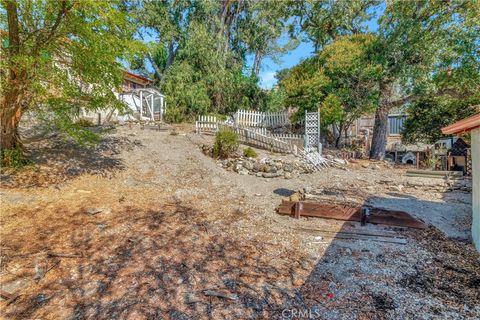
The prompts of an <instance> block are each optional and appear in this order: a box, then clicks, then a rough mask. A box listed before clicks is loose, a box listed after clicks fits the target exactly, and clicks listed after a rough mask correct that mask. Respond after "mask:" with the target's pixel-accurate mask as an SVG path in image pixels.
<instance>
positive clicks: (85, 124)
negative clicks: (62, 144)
mask: <svg viewBox="0 0 480 320" xmlns="http://www.w3.org/2000/svg"><path fill="white" fill-rule="evenodd" d="M76 124H77V125H79V126H80V127H83V128H88V127H94V126H95V124H93V122H92V121H91V120H89V119H85V118H80V119H78V120H77V122H76Z"/></svg>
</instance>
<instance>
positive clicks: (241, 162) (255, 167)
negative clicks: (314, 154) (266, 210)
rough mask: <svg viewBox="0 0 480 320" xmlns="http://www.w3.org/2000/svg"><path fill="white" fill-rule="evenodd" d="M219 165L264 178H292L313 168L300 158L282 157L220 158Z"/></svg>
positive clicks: (310, 171) (242, 173) (239, 172)
mask: <svg viewBox="0 0 480 320" xmlns="http://www.w3.org/2000/svg"><path fill="white" fill-rule="evenodd" d="M218 163H219V165H221V166H222V167H223V168H225V169H227V170H233V171H234V172H237V173H238V174H241V175H255V176H257V177H263V178H277V177H283V178H285V179H291V178H293V177H297V176H298V175H300V174H302V173H312V172H313V170H312V168H311V167H310V166H309V165H307V164H305V163H304V162H302V161H300V160H297V159H295V160H293V161H285V160H282V159H271V158H262V159H253V158H245V157H239V158H236V159H225V160H219V161H218Z"/></svg>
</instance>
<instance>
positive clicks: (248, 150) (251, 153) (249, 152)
mask: <svg viewBox="0 0 480 320" xmlns="http://www.w3.org/2000/svg"><path fill="white" fill-rule="evenodd" d="M243 156H244V157H246V158H256V157H257V152H256V151H255V150H253V149H252V148H250V147H247V148H245V149H243Z"/></svg>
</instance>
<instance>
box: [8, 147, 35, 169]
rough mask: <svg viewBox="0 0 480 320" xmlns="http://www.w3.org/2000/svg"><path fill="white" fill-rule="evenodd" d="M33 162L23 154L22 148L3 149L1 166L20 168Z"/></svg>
mask: <svg viewBox="0 0 480 320" xmlns="http://www.w3.org/2000/svg"><path fill="white" fill-rule="evenodd" d="M32 163H33V162H32V161H31V160H28V159H27V158H25V156H24V155H23V152H22V150H20V149H3V150H2V152H1V166H2V168H3V167H9V168H13V169H20V168H22V167H24V166H26V165H30V164H32Z"/></svg>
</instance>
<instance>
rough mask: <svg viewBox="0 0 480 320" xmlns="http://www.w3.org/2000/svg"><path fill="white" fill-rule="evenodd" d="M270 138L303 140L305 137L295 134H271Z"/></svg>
mask: <svg viewBox="0 0 480 320" xmlns="http://www.w3.org/2000/svg"><path fill="white" fill-rule="evenodd" d="M272 137H274V138H276V139H279V140H286V141H289V140H304V139H305V136H304V135H303V134H296V133H272Z"/></svg>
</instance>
